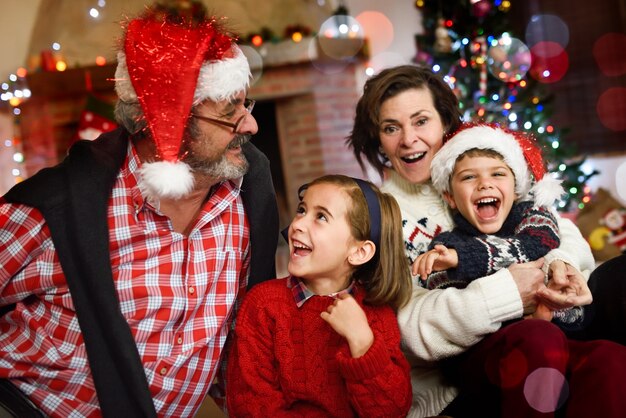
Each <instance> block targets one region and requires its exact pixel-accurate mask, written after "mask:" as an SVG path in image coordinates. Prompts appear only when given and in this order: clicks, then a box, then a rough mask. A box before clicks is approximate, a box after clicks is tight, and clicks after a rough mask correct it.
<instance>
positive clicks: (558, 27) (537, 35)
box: [525, 14, 569, 48]
mask: <svg viewBox="0 0 626 418" xmlns="http://www.w3.org/2000/svg"><path fill="white" fill-rule="evenodd" d="M525 39H526V43H527V44H528V45H529V46H530V47H532V46H533V45H535V44H538V43H539V42H554V43H557V44H559V45H561V48H565V47H566V46H567V44H568V43H569V28H568V27H567V24H566V23H565V22H563V20H562V19H561V18H560V17H558V16H555V15H548V14H546V15H534V16H533V17H531V18H530V21H529V22H528V25H527V26H526V38H525Z"/></svg>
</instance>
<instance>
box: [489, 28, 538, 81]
mask: <svg viewBox="0 0 626 418" xmlns="http://www.w3.org/2000/svg"><path fill="white" fill-rule="evenodd" d="M530 64H531V55H530V50H529V49H528V47H527V46H526V45H525V44H524V43H523V42H522V41H520V40H519V39H517V38H510V37H508V36H506V37H504V36H503V37H501V38H500V39H498V40H497V41H496V43H495V45H493V46H491V47H489V50H488V51H487V68H488V69H489V72H490V73H491V74H492V75H493V76H494V77H496V78H497V79H499V80H502V81H505V82H518V81H520V80H521V79H522V78H524V76H525V75H526V73H527V72H528V70H529V69H530Z"/></svg>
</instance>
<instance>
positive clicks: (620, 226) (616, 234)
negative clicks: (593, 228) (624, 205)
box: [600, 208, 626, 254]
mask: <svg viewBox="0 0 626 418" xmlns="http://www.w3.org/2000/svg"><path fill="white" fill-rule="evenodd" d="M600 222H601V223H602V224H604V225H605V226H606V227H607V228H608V229H609V231H610V232H609V237H608V242H609V243H611V244H613V245H615V246H616V247H617V248H618V249H619V250H620V251H621V252H622V253H623V254H626V210H623V209H621V208H613V209H610V210H609V211H608V212H607V213H606V214H605V215H604V217H602V220H601V221H600Z"/></svg>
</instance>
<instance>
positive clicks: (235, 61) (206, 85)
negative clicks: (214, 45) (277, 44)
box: [115, 44, 252, 106]
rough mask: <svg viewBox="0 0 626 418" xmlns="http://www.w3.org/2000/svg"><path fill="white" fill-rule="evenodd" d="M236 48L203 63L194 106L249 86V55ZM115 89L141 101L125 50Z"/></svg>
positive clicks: (125, 98)
mask: <svg viewBox="0 0 626 418" xmlns="http://www.w3.org/2000/svg"><path fill="white" fill-rule="evenodd" d="M232 50H233V57H232V58H222V59H221V60H219V61H207V62H205V63H204V64H203V65H202V67H200V74H199V76H198V82H197V84H196V89H195V92H194V95H193V105H194V106H195V105H197V104H199V103H201V102H203V101H204V100H206V99H210V100H212V101H214V102H218V101H220V100H224V99H229V98H231V97H233V96H234V95H236V94H237V93H239V92H240V91H243V90H246V89H247V88H248V87H249V85H250V78H251V77H252V74H251V73H250V65H249V64H248V59H247V58H246V56H245V55H244V53H243V51H241V49H240V48H239V47H238V46H237V45H236V44H233V46H232ZM115 92H116V93H117V96H118V97H119V99H120V100H122V101H123V102H136V101H137V93H136V92H135V89H134V88H133V85H132V83H131V81H130V76H129V74H128V66H127V65H126V54H124V52H123V51H119V52H118V53H117V68H116V69H115Z"/></svg>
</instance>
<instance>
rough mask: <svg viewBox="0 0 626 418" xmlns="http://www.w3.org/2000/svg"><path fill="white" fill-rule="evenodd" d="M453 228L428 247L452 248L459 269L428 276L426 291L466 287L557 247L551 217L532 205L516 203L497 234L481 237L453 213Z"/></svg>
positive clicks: (557, 242) (476, 230) (535, 258)
mask: <svg viewBox="0 0 626 418" xmlns="http://www.w3.org/2000/svg"><path fill="white" fill-rule="evenodd" d="M454 221H455V223H456V227H455V228H454V229H453V230H452V231H448V232H443V233H441V234H440V235H438V236H436V237H435V238H434V239H433V241H432V243H431V244H430V246H429V249H432V248H434V246H435V245H437V244H443V245H445V246H446V247H448V248H454V249H455V250H456V252H457V256H458V260H459V262H458V266H457V267H456V268H452V269H448V270H447V271H442V272H435V273H433V274H430V275H429V276H428V279H427V280H426V283H423V282H421V283H420V284H421V285H422V286H423V287H426V288H428V289H434V288H446V287H449V286H454V287H458V288H463V287H466V286H467V284H468V283H469V282H471V281H472V280H475V279H478V278H480V277H485V276H488V275H490V274H493V273H495V272H496V271H498V270H500V269H503V268H506V267H508V266H510V265H511V264H513V263H525V262H528V261H533V260H537V259H539V258H541V257H543V256H545V255H546V254H547V253H548V251H550V250H552V249H554V248H557V247H558V246H559V243H560V238H559V228H558V225H557V221H556V219H555V217H554V215H553V214H552V213H551V212H550V210H549V209H547V208H544V207H534V205H533V203H532V202H519V203H515V204H514V205H513V207H512V208H511V212H510V213H509V215H508V216H507V218H506V220H505V221H504V224H503V225H502V227H501V228H500V230H499V231H498V232H497V233H495V234H483V233H482V232H480V231H479V230H478V229H476V227H475V226H473V225H472V224H470V223H469V222H468V221H467V220H466V219H465V218H464V217H463V216H462V215H461V214H460V213H459V212H455V214H454Z"/></svg>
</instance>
